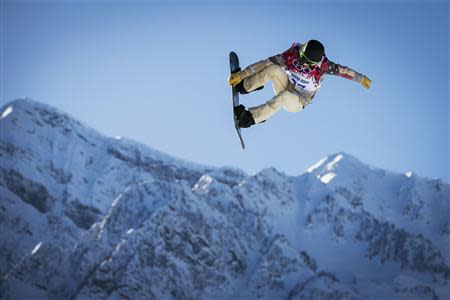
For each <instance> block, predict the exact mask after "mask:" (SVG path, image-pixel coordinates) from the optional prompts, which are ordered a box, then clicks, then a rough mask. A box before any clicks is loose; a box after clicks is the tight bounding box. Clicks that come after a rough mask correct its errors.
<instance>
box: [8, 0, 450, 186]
mask: <svg viewBox="0 0 450 300" xmlns="http://www.w3.org/2000/svg"><path fill="white" fill-rule="evenodd" d="M256 3H258V4H256ZM1 22H2V23H1V26H2V27H1V33H2V37H1V41H2V44H1V51H2V52H1V54H2V55H1V60H2V64H1V71H2V78H1V87H2V88H1V101H2V104H5V103H6V102H9V101H11V100H13V99H15V98H19V97H24V96H27V97H30V98H33V99H36V100H39V101H42V102H45V103H48V104H50V105H54V106H56V107H58V108H60V109H62V110H64V111H66V112H68V113H70V114H71V115H73V116H75V117H76V118H78V119H79V120H81V121H83V122H84V123H86V124H88V125H90V126H92V127H94V128H96V129H98V130H99V131H100V132H103V133H105V134H106V135H110V136H124V137H128V138H131V139H134V140H137V141H140V142H142V143H145V144H148V145H149V146H151V147H154V148H156V149H158V150H161V151H163V152H167V153H169V154H172V155H175V156H177V157H182V158H185V159H188V160H191V161H194V162H199V163H204V164H209V165H213V166H226V165H227V166H235V167H239V168H242V169H243V170H245V171H248V172H249V173H253V172H257V171H259V170H261V169H263V168H266V167H272V166H273V167H276V168H277V169H279V170H281V171H284V172H286V173H287V174H290V175H297V174H301V173H303V172H304V170H305V169H306V168H307V167H308V166H309V165H311V164H313V163H314V162H316V161H317V160H319V159H320V158H322V157H324V156H326V155H329V154H332V153H336V152H340V151H344V152H348V153H350V154H352V155H354V156H356V157H358V158H359V159H361V160H362V161H364V162H367V163H369V164H371V165H373V166H377V167H382V168H386V169H389V170H393V171H398V172H407V171H410V170H413V171H415V172H417V173H418V174H419V175H423V176H428V177H439V178H443V179H444V180H445V181H447V182H448V181H449V165H450V162H449V72H448V70H449V40H448V36H449V5H448V2H447V1H445V0H442V1H399V0H397V1H361V2H360V1H336V2H334V1H315V2H304V1H281V2H280V1H239V2H238V1H220V2H209V1H194V2H180V1H168V2H167V1H157V2H156V1H91V2H88V1H62V2H56V1H50V0H49V1H24V0H22V1H19V0H17V1H11V0H7V1H4V0H3V1H2V2H1ZM312 38H314V39H318V40H320V41H322V42H323V44H324V45H325V48H326V53H327V56H328V57H329V58H330V59H331V60H333V61H335V62H337V63H340V64H343V65H347V66H349V67H351V68H353V69H355V70H357V71H359V72H361V73H364V74H366V75H367V76H368V77H369V78H371V79H372V80H373V88H372V89H371V90H368V91H367V90H365V89H363V88H362V87H361V86H359V85H358V84H357V83H354V82H351V81H348V80H345V79H342V78H338V77H334V76H328V77H327V78H326V79H325V81H324V83H323V85H322V88H321V90H320V91H319V92H318V94H317V95H316V97H315V99H314V102H313V103H312V104H311V105H310V106H308V107H307V108H306V109H305V110H304V111H302V112H299V113H288V112H285V111H284V110H281V111H280V112H278V113H277V114H276V115H275V116H274V117H273V118H272V119H270V120H269V121H267V122H265V123H263V124H260V125H258V126H254V127H252V128H250V129H247V130H243V135H244V138H245V140H246V143H247V149H246V150H245V151H243V150H242V149H241V148H240V145H239V142H238V139H237V137H236V135H235V132H234V128H233V124H232V113H231V107H230V106H231V99H230V90H229V87H228V86H227V84H226V79H227V77H228V72H229V66H228V52H229V51H231V50H234V51H236V52H237V53H238V54H239V56H240V60H241V65H243V66H246V65H249V64H251V63H254V62H256V61H258V60H260V59H264V58H266V57H268V56H271V55H273V54H277V53H280V52H282V51H284V50H285V49H287V48H289V47H290V46H291V44H292V43H293V42H303V41H306V40H308V39H312ZM272 96H273V91H272V88H271V86H270V85H267V86H266V88H265V89H264V90H262V91H259V92H256V93H253V94H251V95H248V96H243V97H241V102H242V103H243V104H244V105H246V106H255V105H259V104H261V103H263V102H265V101H267V100H269V99H270V98H271V97H272Z"/></svg>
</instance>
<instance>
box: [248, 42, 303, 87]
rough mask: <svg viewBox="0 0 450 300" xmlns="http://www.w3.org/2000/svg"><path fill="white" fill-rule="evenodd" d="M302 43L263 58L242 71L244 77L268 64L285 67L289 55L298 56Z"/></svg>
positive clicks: (259, 70)
mask: <svg viewBox="0 0 450 300" xmlns="http://www.w3.org/2000/svg"><path fill="white" fill-rule="evenodd" d="M301 46H302V45H301V44H298V43H294V44H293V45H292V46H291V47H290V48H289V49H287V50H286V51H284V52H283V53H280V54H276V55H274V56H271V57H269V58H267V59H264V60H261V61H259V62H257V63H254V64H252V65H250V66H248V67H247V68H245V69H244V70H242V72H243V73H244V74H243V75H244V78H246V77H249V76H251V75H253V74H255V73H258V72H261V71H262V70H263V69H265V68H267V67H268V66H270V65H272V64H275V65H278V66H280V67H284V66H285V65H286V60H287V59H288V58H289V57H294V56H295V55H297V56H298V49H299V47H301Z"/></svg>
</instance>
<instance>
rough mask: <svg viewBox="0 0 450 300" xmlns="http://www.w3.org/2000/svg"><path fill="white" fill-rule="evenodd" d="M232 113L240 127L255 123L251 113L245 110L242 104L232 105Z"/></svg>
mask: <svg viewBox="0 0 450 300" xmlns="http://www.w3.org/2000/svg"><path fill="white" fill-rule="evenodd" d="M234 115H235V116H236V119H237V121H238V126H239V127H241V128H248V127H250V126H252V125H255V120H254V119H253V115H252V113H251V112H250V111H248V110H246V109H245V106H244V105H242V104H241V105H238V106H235V107H234Z"/></svg>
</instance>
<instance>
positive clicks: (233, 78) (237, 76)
mask: <svg viewBox="0 0 450 300" xmlns="http://www.w3.org/2000/svg"><path fill="white" fill-rule="evenodd" d="M241 74H242V73H241V72H236V73H233V74H231V75H230V77H228V84H229V85H231V86H235V85H237V84H238V83H239V82H241V81H242V75H241Z"/></svg>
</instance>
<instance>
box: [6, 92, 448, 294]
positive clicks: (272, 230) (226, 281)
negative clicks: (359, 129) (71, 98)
mask: <svg viewBox="0 0 450 300" xmlns="http://www.w3.org/2000/svg"><path fill="white" fill-rule="evenodd" d="M0 126H1V139H0V162H1V164H0V195H1V199H0V225H1V232H0V235H1V243H0V253H1V256H0V276H1V277H0V280H1V281H0V298H1V299H28V298H32V299H449V298H450V291H449V288H450V254H449V249H450V214H449V204H450V187H449V184H447V183H444V182H442V181H441V180H438V179H428V178H421V177H418V176H416V175H414V174H412V173H408V174H396V173H392V172H388V171H384V170H381V169H377V168H373V167H370V166H367V165H365V164H364V163H362V162H360V161H358V160H357V159H356V158H354V157H352V156H351V155H348V154H346V153H338V154H334V155H330V156H329V157H326V158H323V159H322V160H320V161H319V162H318V163H316V164H314V165H313V166H311V167H310V168H309V169H308V170H307V171H306V172H305V173H304V174H301V175H299V176H296V177H290V176H287V175H285V174H283V173H281V172H279V171H277V170H275V169H273V168H269V169H265V170H262V171H261V172H259V173H257V174H255V175H247V174H246V173H244V172H243V171H241V170H238V169H234V168H227V167H224V168H213V167H208V166H203V165H199V164H194V163H190V162H186V161H183V160H180V159H176V158H173V157H171V156H169V155H166V154H163V153H160V152H158V151H155V150H153V149H150V148H148V147H147V146H145V145H142V144H138V143H136V142H133V141H130V140H126V139H123V138H109V137H105V136H103V135H102V134H100V133H98V132H97V131H95V130H93V129H91V128H89V127H87V126H85V125H83V124H81V123H80V122H78V121H76V120H75V119H74V118H72V117H70V116H69V115H67V114H65V113H63V112H60V111H58V110H57V109H55V108H52V107H49V106H47V105H43V104H41V103H38V102H35V101H32V100H28V99H20V100H15V101H13V102H11V103H9V104H7V105H5V106H4V107H2V108H1V110H0Z"/></svg>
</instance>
